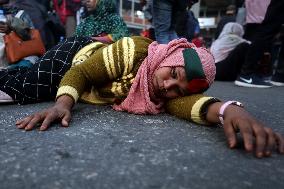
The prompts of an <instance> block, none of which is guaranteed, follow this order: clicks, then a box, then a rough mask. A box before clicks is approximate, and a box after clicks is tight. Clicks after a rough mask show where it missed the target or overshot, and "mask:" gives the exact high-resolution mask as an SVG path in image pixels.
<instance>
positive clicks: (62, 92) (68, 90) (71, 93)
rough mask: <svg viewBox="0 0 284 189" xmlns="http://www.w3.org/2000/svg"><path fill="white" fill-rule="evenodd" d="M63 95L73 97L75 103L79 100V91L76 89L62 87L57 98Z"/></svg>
mask: <svg viewBox="0 0 284 189" xmlns="http://www.w3.org/2000/svg"><path fill="white" fill-rule="evenodd" d="M62 95H69V96H71V97H72V98H73V99H74V101H75V102H77V100H78V98H79V94H78V92H77V90H76V89H75V88H74V87H71V86H68V85H66V86H62V87H60V88H59V89H58V91H57V94H56V98H58V97H59V96H62Z"/></svg>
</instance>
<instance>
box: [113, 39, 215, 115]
mask: <svg viewBox="0 0 284 189" xmlns="http://www.w3.org/2000/svg"><path fill="white" fill-rule="evenodd" d="M184 48H194V49H198V48H196V47H195V45H194V44H192V43H189V42H188V41H187V40H186V39H184V38H182V39H175V40H172V41H171V42H169V43H168V44H158V43H157V42H156V41H155V42H153V43H151V44H150V45H149V47H148V56H147V57H146V58H145V59H144V61H143V63H142V64H141V66H140V68H139V70H138V72H137V74H136V77H135V79H134V82H133V84H132V86H131V88H130V91H129V93H128V96H127V97H126V99H125V100H124V101H123V102H122V103H121V104H120V105H114V106H113V108H114V109H115V110H117V111H127V112H129V113H134V114H158V113H160V112H162V111H164V109H163V105H164V99H159V98H157V97H156V96H155V95H154V89H153V84H152V79H153V74H154V72H155V70H156V69H158V68H160V67H165V66H167V67H176V66H184V58H183V55H182V51H183V50H184ZM206 52H208V51H206ZM197 53H198V51H197ZM199 54H200V53H198V55H199ZM207 59H208V58H207ZM211 59H213V57H212V55H211ZM201 62H202V60H201ZM207 62H208V61H207ZM211 62H212V61H211ZM212 64H213V65H214V60H213V62H212ZM205 75H206V77H207V75H208V74H207V73H206V72H205ZM214 75H215V73H214ZM209 80H212V78H210V79H209ZM213 80H214V76H213ZM209 83H210V84H211V83H212V81H210V82H209ZM153 101H155V102H153Z"/></svg>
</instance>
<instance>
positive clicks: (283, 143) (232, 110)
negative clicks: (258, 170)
mask: <svg viewBox="0 0 284 189" xmlns="http://www.w3.org/2000/svg"><path fill="white" fill-rule="evenodd" d="M223 104H224V103H222V102H216V103H213V104H211V105H210V106H209V107H208V113H207V115H206V119H207V121H209V122H211V123H220V120H219V111H220V108H221V106H222V105H223ZM223 128H224V132H225V135H226V138H227V142H228V145H229V147H230V148H234V147H236V145H237V137H236V134H237V133H238V132H240V133H241V135H242V138H243V141H244V147H245V149H246V151H248V152H251V151H255V155H256V157H258V158H261V157H264V156H270V155H271V153H272V152H273V151H274V150H275V149H276V148H277V150H278V151H279V152H280V153H281V154H284V138H283V136H281V135H280V134H279V133H277V132H274V131H273V130H272V129H271V128H268V127H266V126H265V125H264V124H263V123H261V122H260V121H258V120H257V119H256V118H254V117H253V116H252V115H251V114H249V113H248V112H247V111H246V110H245V109H244V108H241V107H238V106H235V105H229V106H227V108H226V109H225V111H224V124H223Z"/></svg>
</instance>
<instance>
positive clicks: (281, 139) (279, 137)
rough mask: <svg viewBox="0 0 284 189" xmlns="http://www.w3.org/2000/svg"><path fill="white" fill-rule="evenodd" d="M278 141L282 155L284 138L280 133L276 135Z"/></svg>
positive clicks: (283, 152)
mask: <svg viewBox="0 0 284 189" xmlns="http://www.w3.org/2000/svg"><path fill="white" fill-rule="evenodd" d="M274 136H275V138H276V141H277V143H278V151H279V153H281V154H284V138H283V136H281V135H280V134H279V133H274Z"/></svg>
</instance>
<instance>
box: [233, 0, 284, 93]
mask: <svg viewBox="0 0 284 189" xmlns="http://www.w3.org/2000/svg"><path fill="white" fill-rule="evenodd" d="M283 10H284V0H271V2H270V4H269V6H268V8H267V11H266V14H265V17H264V20H263V22H262V23H261V25H260V27H259V29H258V30H257V31H256V32H255V34H254V39H253V41H252V44H251V45H250V47H249V49H248V52H247V56H246V58H245V62H244V64H243V66H242V69H241V73H240V75H239V77H238V78H237V80H236V81H235V84H236V85H237V86H242V87H257V88H269V87H272V84H271V83H270V82H267V81H265V80H264V78H263V75H258V74H257V69H258V66H259V65H258V62H259V61H260V59H261V57H262V56H263V54H264V51H265V49H266V48H267V47H268V46H271V43H272V41H273V38H274V37H275V36H276V34H278V33H279V32H280V30H281V27H282V24H284V11H283ZM282 46H283V44H282ZM282 62H283V61H282ZM273 81H275V82H278V83H284V76H283V73H282V75H281V76H280V75H279V76H277V77H276V75H273V76H272V82H273Z"/></svg>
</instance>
